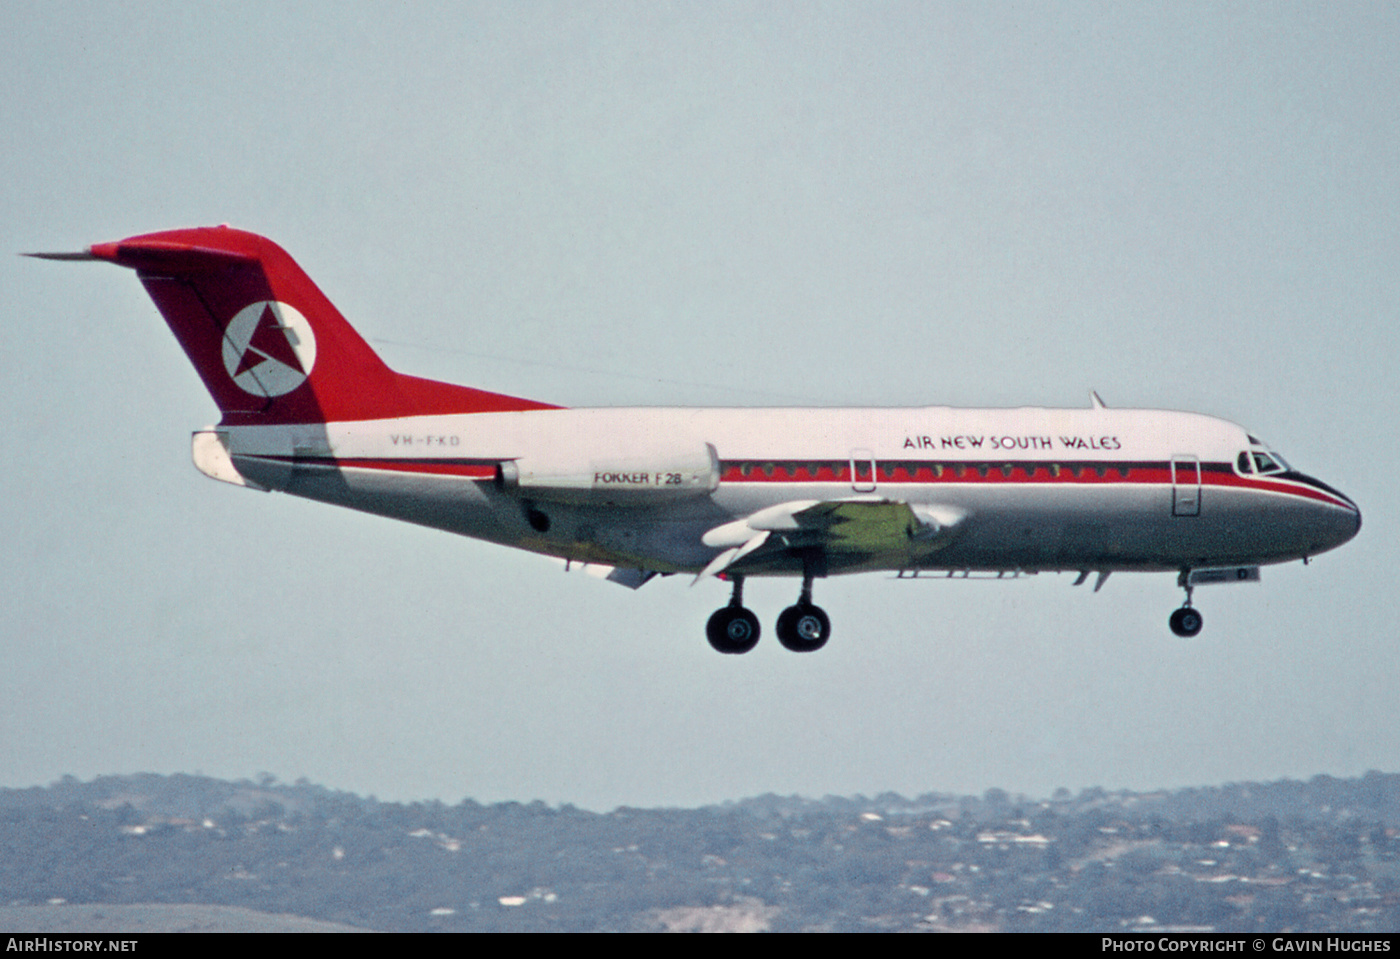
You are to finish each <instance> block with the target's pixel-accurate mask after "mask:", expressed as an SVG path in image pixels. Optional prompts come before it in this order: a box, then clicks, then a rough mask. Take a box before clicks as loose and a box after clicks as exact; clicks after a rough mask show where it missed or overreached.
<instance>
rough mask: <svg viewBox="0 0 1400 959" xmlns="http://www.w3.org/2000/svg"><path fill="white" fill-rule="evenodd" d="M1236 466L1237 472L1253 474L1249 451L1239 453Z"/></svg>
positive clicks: (1252, 462) (1252, 463)
mask: <svg viewBox="0 0 1400 959" xmlns="http://www.w3.org/2000/svg"><path fill="white" fill-rule="evenodd" d="M1236 465H1237V466H1238V468H1239V471H1240V472H1241V473H1253V472H1254V461H1253V460H1252V459H1250V458H1249V451H1248V450H1244V451H1243V452H1241V453H1240V458H1239V461H1238V463H1237V464H1236Z"/></svg>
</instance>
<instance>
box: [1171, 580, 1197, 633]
mask: <svg viewBox="0 0 1400 959" xmlns="http://www.w3.org/2000/svg"><path fill="white" fill-rule="evenodd" d="M1190 576H1191V571H1190V570H1189V569H1184V570H1182V571H1181V575H1180V576H1179V577H1178V578H1177V585H1178V586H1180V587H1181V588H1182V589H1184V590H1186V602H1185V603H1183V604H1182V605H1181V608H1180V609H1178V610H1177V611H1175V612H1174V613H1172V615H1171V618H1170V619H1168V620H1167V625H1168V626H1170V627H1171V629H1172V632H1173V633H1176V635H1178V636H1195V635H1196V634H1197V633H1199V632H1200V631H1201V627H1202V626H1204V625H1205V624H1206V620H1205V617H1204V616H1202V615H1201V613H1200V611H1199V610H1197V609H1194V608H1193V607H1192V606H1191V591H1192V587H1191V584H1190V582H1189V581H1188V580H1189V578H1190Z"/></svg>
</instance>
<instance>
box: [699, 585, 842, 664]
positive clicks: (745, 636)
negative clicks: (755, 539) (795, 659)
mask: <svg viewBox="0 0 1400 959" xmlns="http://www.w3.org/2000/svg"><path fill="white" fill-rule="evenodd" d="M705 636H706V638H707V639H709V641H710V645H711V646H713V647H714V648H715V649H716V650H718V651H719V652H721V653H731V654H733V653H747V652H748V651H749V650H751V649H753V648H754V646H756V645H758V636H759V628H758V617H757V616H755V615H754V614H753V613H752V612H750V611H749V610H747V609H745V608H744V577H742V576H735V577H734V592H733V593H732V594H731V596H730V598H729V605H728V606H725V607H722V608H721V609H717V610H715V613H714V615H713V616H711V617H710V621H709V622H708V623H706V624H705ZM830 638H831V620H830V619H829V618H827V615H826V613H825V612H824V611H823V610H822V608H821V607H820V606H817V605H814V604H813V603H812V576H811V574H810V573H804V574H803V576H802V593H801V595H800V596H799V597H798V600H797V603H796V605H794V606H789V607H788V608H787V609H785V610H783V611H782V613H781V614H780V615H779V616H778V642H780V643H782V644H783V648H785V649H790V650H792V651H793V652H794V653H814V652H816V651H817V650H819V649H821V648H822V647H823V646H825V645H826V641H827V640H828V639H830Z"/></svg>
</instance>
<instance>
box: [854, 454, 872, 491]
mask: <svg viewBox="0 0 1400 959" xmlns="http://www.w3.org/2000/svg"><path fill="white" fill-rule="evenodd" d="M851 489H853V490H855V491H856V492H857V493H873V492H874V491H875V454H874V453H872V452H870V450H851Z"/></svg>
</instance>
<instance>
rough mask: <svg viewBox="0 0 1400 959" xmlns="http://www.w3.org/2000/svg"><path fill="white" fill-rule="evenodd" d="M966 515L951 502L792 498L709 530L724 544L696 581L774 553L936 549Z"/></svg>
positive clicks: (713, 540) (710, 540)
mask: <svg viewBox="0 0 1400 959" xmlns="http://www.w3.org/2000/svg"><path fill="white" fill-rule="evenodd" d="M966 515H967V514H966V513H965V512H964V511H963V510H960V509H958V508H956V507H952V506H942V505H937V504H926V503H906V502H902V501H899V500H887V499H843V500H792V501H789V502H787V503H779V504H778V505H776V506H769V507H767V508H765V509H761V510H759V511H758V512H756V513H752V514H750V515H748V516H746V517H744V518H743V519H739V520H734V521H733V522H730V523H725V524H723V525H721V526H716V527H715V528H714V529H712V530H710V531H709V532H707V533H706V534H705V535H704V536H703V537H701V539H702V541H703V542H704V543H705V545H706V546H711V547H717V548H722V549H723V551H722V552H721V553H719V555H717V556H716V557H715V558H714V559H713V560H711V562H710V564H709V565H708V566H706V567H705V569H704V571H702V572H701V573H700V576H698V577H696V579H697V581H698V580H699V579H702V578H704V577H705V576H718V575H719V574H720V573H722V572H725V571H726V570H729V569H733V568H738V569H742V568H743V566H744V565H746V561H747V564H748V565H761V561H762V560H765V559H767V558H769V557H772V556H774V555H775V554H781V553H788V552H790V551H793V550H802V549H814V548H815V549H820V550H822V551H823V552H825V553H827V554H828V555H832V554H835V555H840V554H855V555H869V556H873V555H878V554H883V553H890V552H905V551H909V550H910V549H911V547H918V546H920V545H921V546H922V547H923V548H925V549H936V548H938V547H939V546H941V545H942V544H943V543H944V542H946V541H947V540H948V539H949V538H951V536H952V534H953V532H954V531H955V529H956V528H957V526H958V524H959V523H961V522H962V520H963V519H964V518H965V517H966Z"/></svg>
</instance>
